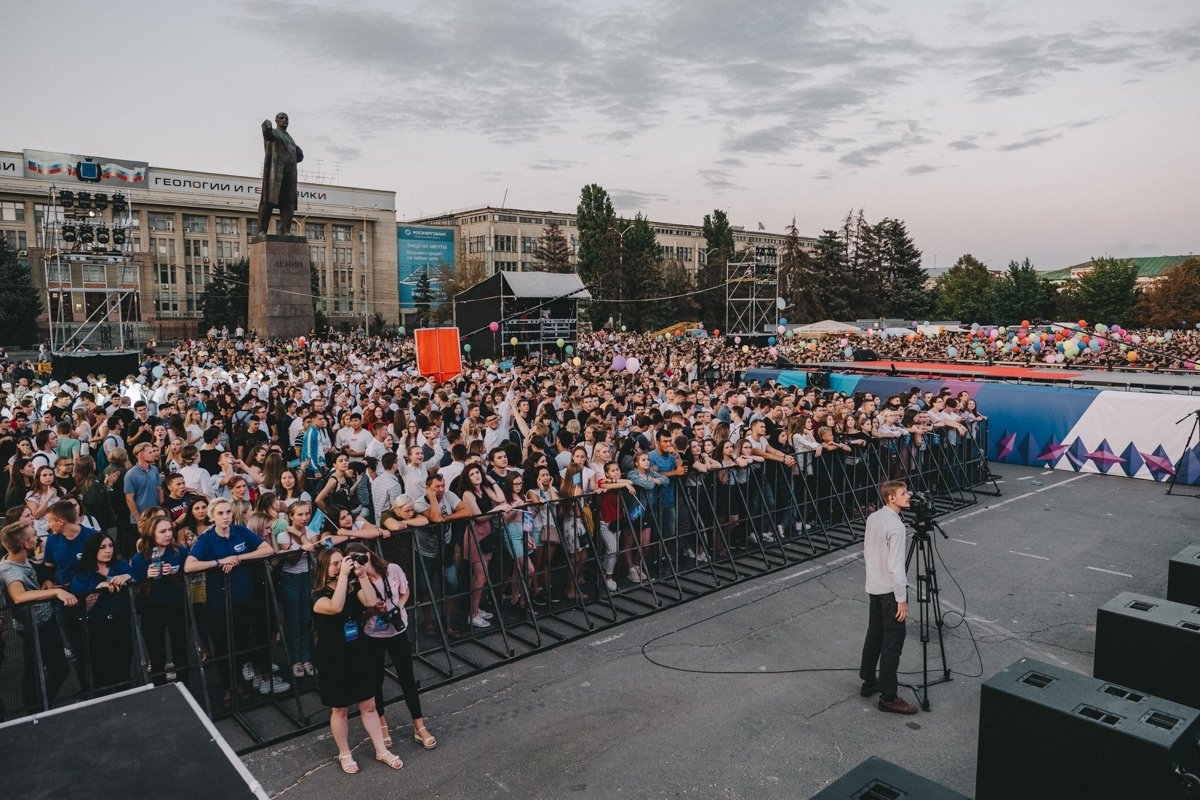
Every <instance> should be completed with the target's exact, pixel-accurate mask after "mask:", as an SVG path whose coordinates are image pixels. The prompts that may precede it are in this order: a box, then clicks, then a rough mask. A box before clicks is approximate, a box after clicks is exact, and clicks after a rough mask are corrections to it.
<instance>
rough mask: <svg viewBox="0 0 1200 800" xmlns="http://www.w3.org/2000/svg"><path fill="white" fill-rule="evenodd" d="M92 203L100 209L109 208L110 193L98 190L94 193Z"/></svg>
mask: <svg viewBox="0 0 1200 800" xmlns="http://www.w3.org/2000/svg"><path fill="white" fill-rule="evenodd" d="M92 205H94V206H95V207H96V208H97V210H99V211H103V210H104V209H106V208H108V195H106V194H104V192H96V193H95V194H93V195H92Z"/></svg>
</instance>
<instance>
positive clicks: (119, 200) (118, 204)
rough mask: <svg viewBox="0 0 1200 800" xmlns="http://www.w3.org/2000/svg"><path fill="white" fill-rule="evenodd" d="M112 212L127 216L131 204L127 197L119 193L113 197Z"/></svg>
mask: <svg viewBox="0 0 1200 800" xmlns="http://www.w3.org/2000/svg"><path fill="white" fill-rule="evenodd" d="M112 210H113V214H120V215H121V216H124V215H125V212H126V211H128V210H129V203H128V202H127V201H126V200H125V195H123V194H121V193H120V192H117V193H116V194H114V195H113V196H112Z"/></svg>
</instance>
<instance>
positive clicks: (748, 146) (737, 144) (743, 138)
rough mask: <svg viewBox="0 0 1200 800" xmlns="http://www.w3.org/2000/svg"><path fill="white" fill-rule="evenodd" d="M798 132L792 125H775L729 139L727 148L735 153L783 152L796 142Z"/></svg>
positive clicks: (726, 144) (726, 142)
mask: <svg viewBox="0 0 1200 800" xmlns="http://www.w3.org/2000/svg"><path fill="white" fill-rule="evenodd" d="M796 133H797V132H796V129H795V128H793V127H792V126H791V125H773V126H771V127H770V128H760V129H759V130H755V131H750V132H749V133H743V134H741V135H739V136H734V137H732V138H730V139H727V140H726V141H725V149H726V150H731V151H733V152H735V153H781V152H784V151H785V150H790V149H791V148H792V147H793V146H794V145H795V144H796Z"/></svg>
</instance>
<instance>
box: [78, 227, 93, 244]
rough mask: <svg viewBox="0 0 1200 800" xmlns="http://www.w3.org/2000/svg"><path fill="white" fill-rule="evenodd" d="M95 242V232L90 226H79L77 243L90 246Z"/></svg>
mask: <svg viewBox="0 0 1200 800" xmlns="http://www.w3.org/2000/svg"><path fill="white" fill-rule="evenodd" d="M95 241H96V232H95V231H94V230H93V229H92V226H91V225H80V226H79V243H80V244H92V243H93V242H95Z"/></svg>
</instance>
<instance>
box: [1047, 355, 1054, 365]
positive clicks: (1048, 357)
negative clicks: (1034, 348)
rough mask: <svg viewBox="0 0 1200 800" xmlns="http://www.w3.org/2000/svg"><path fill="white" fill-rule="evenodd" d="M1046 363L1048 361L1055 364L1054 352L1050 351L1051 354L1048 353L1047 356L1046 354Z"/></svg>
mask: <svg viewBox="0 0 1200 800" xmlns="http://www.w3.org/2000/svg"><path fill="white" fill-rule="evenodd" d="M1046 363H1047V364H1053V363H1054V354H1053V353H1050V354H1049V355H1047V356H1046Z"/></svg>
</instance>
